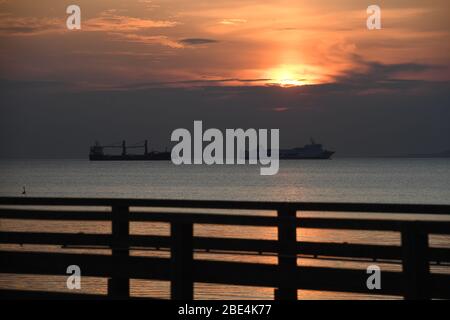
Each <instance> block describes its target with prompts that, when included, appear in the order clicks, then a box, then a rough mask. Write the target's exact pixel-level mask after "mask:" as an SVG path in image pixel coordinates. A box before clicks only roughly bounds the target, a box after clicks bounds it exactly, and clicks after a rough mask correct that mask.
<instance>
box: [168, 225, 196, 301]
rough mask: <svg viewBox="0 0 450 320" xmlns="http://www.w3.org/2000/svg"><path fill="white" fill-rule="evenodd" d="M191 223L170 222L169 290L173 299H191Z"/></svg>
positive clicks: (192, 290)
mask: <svg viewBox="0 0 450 320" xmlns="http://www.w3.org/2000/svg"><path fill="white" fill-rule="evenodd" d="M193 234H194V232H193V225H192V223H177V222H172V223H171V224H170V236H171V240H172V243H171V257H170V263H171V282H170V292H171V298H172V299H173V300H193V299H194V281H193V275H192V272H193V260H194V252H193V251H194V249H193Z"/></svg>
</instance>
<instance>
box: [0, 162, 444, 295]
mask: <svg viewBox="0 0 450 320" xmlns="http://www.w3.org/2000/svg"><path fill="white" fill-rule="evenodd" d="M259 169H260V167H259V166H258V165H213V166H206V165H182V166H175V165H173V164H172V163H171V162H145V161H143V162H140V161H136V162H132V161H129V162H90V161H88V160H85V159H58V160H44V159H39V160H0V196H17V197H106V198H145V199H198V200H250V201H319V202H361V203H409V204H450V159H443V158H442V159H413V158H335V159H332V160H282V161H280V170H279V172H278V174H276V175H273V176H262V175H260V170H259ZM23 188H25V190H26V194H25V195H23V194H22V191H23ZM105 210H107V209H105ZM221 213H223V212H221ZM244 213H245V214H247V212H244V211H242V212H241V211H236V212H230V213H229V214H244ZM252 214H254V213H252ZM258 214H261V215H274V214H275V213H274V212H260V213H258ZM298 216H299V217H302V216H323V217H324V216H326V217H329V216H332V217H335V216H339V217H347V216H349V217H371V218H384V219H394V220H395V219H432V220H447V221H448V220H450V218H449V217H446V216H429V215H428V216H418V215H398V214H364V213H340V214H336V213H329V212H314V213H313V212H298ZM44 230H45V231H46V232H70V233H78V232H85V233H109V232H111V226H110V224H107V223H99V222H96V223H93V222H90V223H88V222H74V223H70V224H68V223H66V222H65V223H60V222H48V221H47V222H39V221H19V220H6V219H3V220H0V231H30V232H31V231H44ZM131 232H132V233H135V234H157V235H168V234H169V226H168V225H167V224H163V223H132V224H131ZM194 233H195V235H199V236H210V237H237V238H248V239H273V240H276V239H277V233H276V230H275V229H274V228H267V227H231V226H211V225H210V226H207V225H198V226H197V225H196V226H195V229H194ZM297 238H298V240H301V241H316V242H347V243H375V244H391V245H399V244H400V235H399V234H398V233H395V232H377V231H364V232H362V231H343V230H341V231H336V230H315V229H298V231H297ZM430 243H431V245H432V246H437V247H449V248H450V238H449V237H446V236H434V235H433V236H431V237H430ZM0 250H22V251H63V252H69V251H70V252H72V251H73V252H79V253H84V252H91V251H89V250H92V249H82V248H61V247H53V246H32V245H23V246H14V245H0ZM96 250H97V251H95V252H98V253H99V254H108V252H109V251H108V250H107V249H101V250H99V249H96ZM132 254H133V255H151V256H169V255H170V253H168V252H164V251H158V252H149V251H145V252H140V251H134V252H132ZM195 257H196V258H197V259H211V260H225V261H247V262H260V263H268V264H276V263H277V259H276V257H275V256H270V255H258V256H252V255H230V254H224V253H196V254H195ZM370 264H373V262H368V261H358V262H348V261H336V260H333V259H330V260H321V259H314V258H312V257H300V258H299V259H298V265H319V266H328V267H334V268H341V267H349V266H350V267H352V268H358V269H361V270H362V273H361V274H362V279H361V281H365V280H366V277H367V275H366V273H365V268H367V266H368V265H370ZM379 265H380V267H381V268H382V270H394V271H400V270H401V266H399V265H397V264H392V263H389V262H380V263H379ZM433 268H434V269H433V270H434V271H433V272H445V273H447V272H448V270H447V269H448V268H447V267H445V266H439V267H433ZM363 271H364V272H363ZM2 288H8V289H21V290H23V289H26V290H45V291H68V289H67V288H66V277H64V276H52V277H50V276H36V275H8V274H0V289H2ZM169 289H170V284H169V283H168V282H165V281H143V280H135V279H133V280H132V281H131V293H132V295H133V296H143V297H156V298H169V296H170V293H169ZM81 292H85V293H100V294H104V293H105V292H106V279H103V278H91V277H84V278H82V289H81ZM273 294H274V292H273V289H272V288H255V287H246V286H225V285H218V284H202V283H196V284H195V298H196V299H272V298H273ZM374 297H375V296H373V295H371V294H349V293H337V292H322V291H312V290H299V298H300V299H372V298H374ZM376 298H387V299H394V298H397V297H388V296H387V297H380V296H376Z"/></svg>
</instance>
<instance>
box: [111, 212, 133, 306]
mask: <svg viewBox="0 0 450 320" xmlns="http://www.w3.org/2000/svg"><path fill="white" fill-rule="evenodd" d="M129 235H130V221H129V208H128V206H113V207H112V261H113V266H112V269H113V276H112V278H111V279H108V296H109V297H111V298H113V299H128V298H129V297H130V279H129V278H128V277H127V276H126V275H123V270H124V269H126V268H127V267H128V266H127V264H128V257H129V254H130V250H129Z"/></svg>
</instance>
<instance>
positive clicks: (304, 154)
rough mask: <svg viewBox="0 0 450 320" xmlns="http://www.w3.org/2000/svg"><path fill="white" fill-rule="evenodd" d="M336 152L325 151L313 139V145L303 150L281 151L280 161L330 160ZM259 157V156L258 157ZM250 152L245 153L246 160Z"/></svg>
mask: <svg viewBox="0 0 450 320" xmlns="http://www.w3.org/2000/svg"><path fill="white" fill-rule="evenodd" d="M271 152H272V150H270V149H269V150H268V151H267V153H268V154H269V155H270V154H271ZM258 153H259V149H258V150H256V154H258ZM334 153H335V152H334V151H329V150H325V149H323V146H322V145H321V144H318V143H315V142H314V140H313V139H311V143H310V144H307V145H305V146H303V148H292V149H280V150H279V159H280V160H303V159H330V158H331V156H332V155H333V154H334ZM258 157H259V155H258ZM249 158H250V157H249V152H248V151H246V152H245V159H247V160H248V159H249Z"/></svg>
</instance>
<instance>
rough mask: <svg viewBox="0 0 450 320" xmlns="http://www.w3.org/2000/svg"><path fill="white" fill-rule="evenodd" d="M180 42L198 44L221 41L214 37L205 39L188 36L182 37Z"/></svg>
mask: <svg viewBox="0 0 450 320" xmlns="http://www.w3.org/2000/svg"><path fill="white" fill-rule="evenodd" d="M179 42H180V43H182V44H187V45H191V46H196V45H202V44H210V43H216V42H219V41H217V40H214V39H204V38H186V39H181V40H180V41H179Z"/></svg>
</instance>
